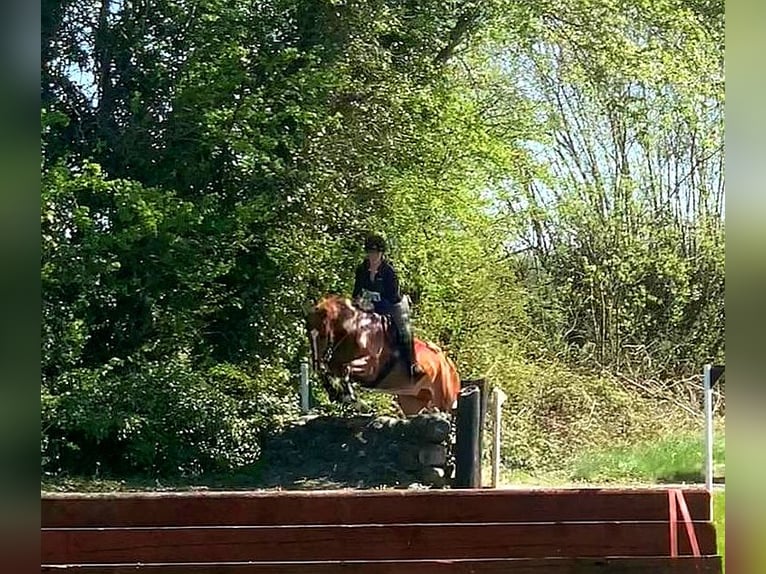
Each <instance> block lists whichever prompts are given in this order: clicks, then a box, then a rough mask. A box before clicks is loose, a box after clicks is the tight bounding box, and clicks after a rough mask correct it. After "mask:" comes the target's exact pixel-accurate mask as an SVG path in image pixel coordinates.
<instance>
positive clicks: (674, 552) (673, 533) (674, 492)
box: [668, 488, 701, 558]
mask: <svg viewBox="0 0 766 574" xmlns="http://www.w3.org/2000/svg"><path fill="white" fill-rule="evenodd" d="M668 503H669V505H670V507H669V508H670V556H671V557H673V558H676V557H677V556H678V514H677V508H676V505H678V508H680V509H681V517H682V518H683V521H684V527H685V528H686V535H687V536H688V537H689V544H691V547H692V554H693V555H694V556H701V554H700V547H699V542H698V541H697V533H696V532H695V531H694V523H693V522H692V518H691V514H690V513H689V507H688V506H687V504H686V498H684V493H683V492H682V491H681V489H680V488H671V489H670V490H668Z"/></svg>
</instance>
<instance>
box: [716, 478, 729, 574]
mask: <svg viewBox="0 0 766 574" xmlns="http://www.w3.org/2000/svg"><path fill="white" fill-rule="evenodd" d="M713 523H714V524H715V534H716V540H717V542H718V554H720V555H721V560H722V561H723V562H724V570H723V571H724V572H726V492H724V491H721V490H718V491H715V492H713Z"/></svg>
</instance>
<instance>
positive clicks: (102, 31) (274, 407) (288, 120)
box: [41, 0, 725, 474]
mask: <svg viewBox="0 0 766 574" xmlns="http://www.w3.org/2000/svg"><path fill="white" fill-rule="evenodd" d="M719 4H720V3H719ZM719 4H716V3H710V2H701V3H700V2H697V3H691V4H690V3H688V2H685V3H684V2H677V1H675V0H668V1H663V2H659V3H658V2H646V1H643V0H636V1H630V2H623V3H614V2H593V1H592V0H566V1H565V2H563V3H561V2H559V3H557V4H556V5H555V6H552V5H550V3H549V2H542V3H540V2H537V3H529V2H521V3H519V2H506V1H504V0H493V1H490V2H472V1H468V2H460V3H455V2H441V1H436V0H433V1H431V0H429V1H426V2H418V3H413V2H409V3H402V2H393V1H389V0H375V1H372V2H359V1H351V0H349V1H336V0H308V1H303V0H269V1H267V2H261V3H257V5H251V4H247V3H237V2H224V1H221V0H201V1H199V2H195V3H194V5H193V6H190V5H189V4H188V3H187V2H179V1H177V0H160V1H158V2H151V3H148V2H131V3H121V4H119V5H117V4H114V3H112V4H110V3H96V2H92V1H91V0H67V1H66V2H47V1H46V2H43V4H42V6H41V7H42V30H41V31H42V46H41V47H42V70H41V72H42V78H41V79H42V84H41V88H42V104H41V147H42V195H41V226H42V260H41V275H42V283H43V301H42V313H43V322H42V333H41V337H42V340H41V345H42V355H43V359H42V386H41V397H42V399H43V404H42V409H43V421H44V422H43V432H42V436H41V441H42V451H43V456H44V459H43V463H44V468H45V469H46V471H47V472H59V471H60V472H71V471H78V472H85V473H93V472H95V468H96V463H100V467H99V468H101V469H102V470H101V472H122V471H128V470H130V471H131V472H132V471H143V472H149V473H153V474H158V473H160V474H161V473H169V472H178V470H179V469H181V470H182V472H187V473H191V472H200V471H201V470H203V469H214V468H218V469H224V468H231V467H236V466H241V465H244V464H247V463H248V462H251V461H253V460H254V459H255V458H257V455H258V440H259V439H258V433H260V432H266V431H268V430H269V429H272V428H275V427H278V426H279V424H280V421H281V420H282V419H283V418H284V417H289V416H291V415H293V414H294V412H295V407H296V402H297V401H296V398H295V397H294V395H295V392H294V390H293V385H294V381H293V378H294V376H293V375H292V373H297V372H298V364H299V361H300V358H301V357H302V356H305V355H306V353H307V351H308V349H307V341H306V337H305V333H304V332H303V306H304V304H305V303H306V302H307V301H310V300H312V299H315V298H317V297H319V296H321V295H323V294H325V293H327V292H343V293H348V291H349V290H350V287H351V281H352V271H353V268H354V266H355V265H356V263H357V262H358V261H359V260H360V258H361V257H362V253H361V245H360V243H361V238H362V237H363V235H364V234H365V233H366V232H367V231H368V230H370V229H376V230H384V231H385V232H386V234H387V236H388V237H389V240H390V241H389V242H390V244H391V246H392V250H391V254H390V255H391V257H392V259H393V261H394V263H395V265H396V267H397V269H398V270H399V272H400V275H401V278H402V282H403V286H404V288H405V291H406V292H408V293H409V294H411V295H412V297H413V299H414V300H415V303H416V306H415V313H414V317H415V329H416V332H417V334H418V335H420V336H424V337H426V338H428V339H431V340H433V341H435V342H437V343H439V344H441V345H443V346H444V347H445V348H447V349H448V350H449V352H450V353H451V355H452V356H453V357H454V358H455V359H456V361H457V363H458V366H459V369H460V372H461V374H462V376H463V377H466V378H467V377H480V376H482V377H485V378H487V379H488V380H489V381H490V382H491V383H493V384H499V385H501V386H503V388H506V389H507V390H508V391H509V392H510V393H511V394H512V396H513V397H514V402H513V405H514V406H513V409H517V410H515V411H514V417H512V420H513V422H512V423H511V426H510V429H509V431H510V432H509V434H508V437H509V438H508V439H507V443H506V445H505V446H504V448H505V452H506V454H507V455H508V457H509V460H510V461H511V463H512V464H513V465H516V466H519V467H524V468H532V467H535V466H541V465H543V466H545V465H548V466H550V465H555V464H556V461H557V460H558V458H559V457H561V456H563V455H564V454H565V452H566V449H567V448H569V449H571V448H575V449H579V448H585V447H588V446H589V445H591V444H592V443H595V442H597V441H603V440H609V439H608V437H615V436H617V437H622V436H623V435H624V436H628V435H630V436H635V433H637V432H638V431H639V430H640V429H645V428H646V427H647V426H648V423H647V422H646V421H648V420H650V419H651V417H650V414H649V413H650V412H651V408H652V407H650V406H648V405H649V403H646V404H644V403H642V402H637V401H639V398H637V397H638V395H637V394H636V393H634V392H633V391H632V390H630V391H629V390H626V389H624V388H622V387H621V386H620V385H621V383H615V380H620V381H624V380H625V378H626V377H627V378H629V379H631V380H644V379H647V378H651V379H657V380H661V381H664V380H668V379H677V378H686V377H689V375H690V374H691V373H695V372H696V371H697V370H698V369H699V365H700V363H701V362H703V361H705V360H707V359H709V358H710V359H715V360H722V359H723V356H724V352H725V346H724V338H723V328H722V327H723V320H724V307H723V284H724V254H723V245H724V239H725V229H724V221H723V176H722V158H723V155H722V154H723V152H722V141H723V132H724V130H723V114H722V109H723V102H724V98H723V85H722V77H723V75H722V29H723V28H722V21H723V18H722V15H723V13H722V9H721V7H720V6H719ZM605 371H606V372H607V373H611V375H619V377H621V378H619V379H615V378H614V377H612V378H610V377H609V376H607V374H605ZM663 396H665V395H663ZM675 399H676V400H678V397H677V396H676V397H675ZM322 400H323V401H324V400H325V399H324V398H323V399H322ZM370 402H371V405H372V407H373V408H374V409H375V410H377V411H379V412H384V411H385V412H388V410H389V409H390V408H391V406H390V401H388V400H384V399H383V398H375V399H371V400H370ZM322 408H323V409H325V410H328V411H333V409H336V410H337V408H336V407H335V406H330V405H327V404H323V405H322ZM689 408H693V407H689ZM636 412H638V413H643V414H635V415H634V414H631V413H636ZM587 413H590V414H587ZM597 415H598V416H597ZM644 415H646V416H645V417H644ZM639 419H640V420H639ZM567 441H570V442H569V443H567ZM567 444H569V446H568V447H567V446H566V445H567ZM103 453H108V456H106V455H103Z"/></svg>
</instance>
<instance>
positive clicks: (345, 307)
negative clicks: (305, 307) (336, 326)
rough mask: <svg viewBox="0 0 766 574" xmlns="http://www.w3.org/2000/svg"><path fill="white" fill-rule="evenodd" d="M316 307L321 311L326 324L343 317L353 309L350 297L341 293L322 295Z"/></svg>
mask: <svg viewBox="0 0 766 574" xmlns="http://www.w3.org/2000/svg"><path fill="white" fill-rule="evenodd" d="M316 308H317V309H318V310H319V311H322V312H323V313H324V316H325V321H326V322H327V323H328V324H331V323H334V322H335V321H337V320H338V318H345V317H346V316H347V315H348V313H349V312H353V311H354V307H353V305H351V299H349V298H348V297H343V296H342V295H335V294H332V295H327V296H325V297H323V298H322V299H321V300H320V301H319V303H317V305H316Z"/></svg>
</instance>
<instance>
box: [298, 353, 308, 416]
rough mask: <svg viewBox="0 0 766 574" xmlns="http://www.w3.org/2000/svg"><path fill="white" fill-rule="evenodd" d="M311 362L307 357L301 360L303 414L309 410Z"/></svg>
mask: <svg viewBox="0 0 766 574" xmlns="http://www.w3.org/2000/svg"><path fill="white" fill-rule="evenodd" d="M309 391H310V387H309V362H308V360H307V359H302V360H301V385H300V393H301V414H304V415H305V414H307V413H308V412H309Z"/></svg>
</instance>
